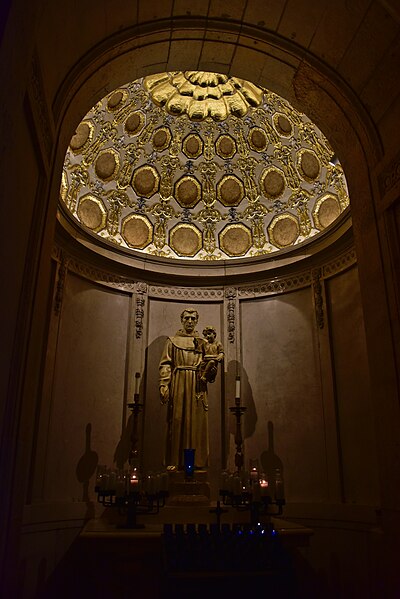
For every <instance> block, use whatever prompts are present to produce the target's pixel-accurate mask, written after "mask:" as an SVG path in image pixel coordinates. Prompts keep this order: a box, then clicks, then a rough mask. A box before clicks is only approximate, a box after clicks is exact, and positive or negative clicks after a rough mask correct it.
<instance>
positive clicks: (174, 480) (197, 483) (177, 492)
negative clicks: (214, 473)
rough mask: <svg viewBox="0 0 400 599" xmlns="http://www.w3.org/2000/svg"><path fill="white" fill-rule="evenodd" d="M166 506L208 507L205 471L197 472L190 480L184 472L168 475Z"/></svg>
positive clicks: (208, 492) (208, 499)
mask: <svg viewBox="0 0 400 599" xmlns="http://www.w3.org/2000/svg"><path fill="white" fill-rule="evenodd" d="M167 503H168V505H176V506H177V505H210V483H209V482H208V473H207V471H206V470H197V471H195V473H194V474H193V477H191V479H188V478H187V477H185V473H184V472H179V471H178V472H170V473H169V499H168V502H167Z"/></svg>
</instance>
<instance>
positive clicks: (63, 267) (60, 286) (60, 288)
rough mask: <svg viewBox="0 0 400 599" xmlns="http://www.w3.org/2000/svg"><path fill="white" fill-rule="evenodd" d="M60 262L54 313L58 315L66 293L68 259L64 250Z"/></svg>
mask: <svg viewBox="0 0 400 599" xmlns="http://www.w3.org/2000/svg"><path fill="white" fill-rule="evenodd" d="M59 258H60V263H59V266H58V271H57V283H56V293H55V296H54V314H55V315H56V316H59V315H60V312H61V305H62V298H63V295H64V285H65V279H66V275H67V260H66V259H65V256H64V254H63V253H62V252H60V256H59Z"/></svg>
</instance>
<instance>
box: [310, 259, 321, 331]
mask: <svg viewBox="0 0 400 599" xmlns="http://www.w3.org/2000/svg"><path fill="white" fill-rule="evenodd" d="M311 276H312V288H313V293H314V308H315V319H316V321H317V326H318V328H319V329H323V328H324V300H323V297H322V285H321V269H320V268H314V269H313V271H312V272H311Z"/></svg>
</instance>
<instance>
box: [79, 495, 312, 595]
mask: <svg viewBox="0 0 400 599" xmlns="http://www.w3.org/2000/svg"><path fill="white" fill-rule="evenodd" d="M215 509H216V505H215V504H213V503H212V504H211V505H209V506H199V505H196V507H195V508H193V506H192V507H190V506H184V505H181V506H179V507H178V506H166V507H165V508H164V509H163V510H161V511H160V513H159V514H158V515H155V516H154V517H153V516H149V517H146V516H144V517H143V518H142V519H141V521H143V522H145V527H144V528H141V529H136V530H132V529H130V530H129V529H124V530H121V529H120V528H118V523H119V522H121V520H120V519H118V516H117V514H116V513H115V511H114V510H105V512H104V514H103V515H102V516H101V517H100V518H97V519H93V520H90V521H89V522H88V523H87V524H86V526H85V528H84V530H83V531H82V533H81V535H80V538H79V546H80V551H81V552H82V555H85V560H86V563H85V573H86V577H87V575H88V573H89V578H90V579H91V575H90V572H93V579H91V584H92V585H93V586H92V587H91V590H92V591H93V592H94V593H95V596H101V597H102V596H104V597H106V596H109V597H114V596H115V597H117V596H118V593H119V596H123V597H125V596H128V595H125V594H124V593H126V592H127V589H129V588H132V591H133V589H134V590H135V595H136V596H146V597H160V598H169V597H183V596H187V594H188V593H189V592H190V596H191V597H199V598H200V597H204V594H205V593H210V592H211V591H213V592H214V593H222V592H223V593H224V594H225V593H229V594H230V596H232V597H237V596H242V595H243V594H244V593H249V592H253V591H254V592H256V591H261V589H262V588H263V586H264V587H265V589H268V591H270V592H277V593H278V592H279V597H280V598H282V597H283V598H285V597H293V596H296V595H295V591H296V585H297V558H298V549H299V548H301V547H306V546H307V545H308V544H309V542H310V538H311V536H312V534H313V531H312V530H311V529H310V528H307V527H304V526H301V525H299V524H296V523H294V522H290V521H288V520H285V519H282V518H272V519H271V520H270V521H269V522H268V529H267V524H266V523H265V528H262V527H261V528H260V530H259V534H258V536H257V534H256V533H255V532H254V531H252V530H251V527H250V525H249V523H248V522H245V521H243V520H244V519H243V518H242V519H241V520H242V521H241V522H239V520H238V514H237V511H236V510H235V509H234V508H228V509H227V510H226V512H224V514H222V516H221V522H220V525H219V526H217V522H216V515H215ZM261 525H262V523H261ZM262 531H264V532H263V533H262ZM264 535H265V536H264ZM99 572H101V573H102V574H101V576H99V575H98V573H99ZM96 573H97V574H96Z"/></svg>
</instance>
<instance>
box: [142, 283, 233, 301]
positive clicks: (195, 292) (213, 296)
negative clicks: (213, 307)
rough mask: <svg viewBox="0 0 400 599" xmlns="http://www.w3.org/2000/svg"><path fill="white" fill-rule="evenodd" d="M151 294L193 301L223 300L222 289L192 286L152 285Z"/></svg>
mask: <svg viewBox="0 0 400 599" xmlns="http://www.w3.org/2000/svg"><path fill="white" fill-rule="evenodd" d="M149 296H151V297H165V298H168V297H170V298H174V299H185V300H186V299H187V300H192V301H197V300H198V301H206V300H222V299H223V291H222V289H204V288H203V289H198V288H195V287H193V288H191V287H162V286H160V285H151V286H150V287H149Z"/></svg>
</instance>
